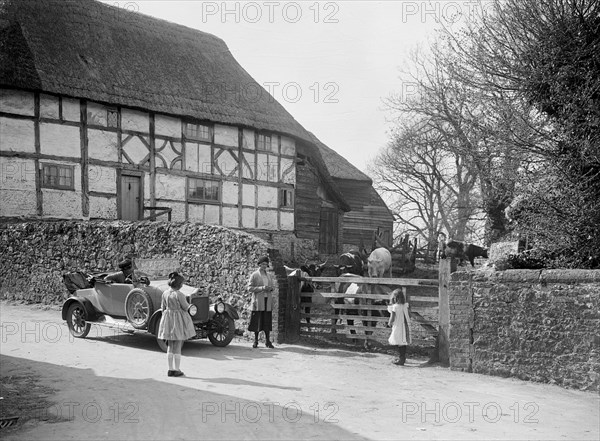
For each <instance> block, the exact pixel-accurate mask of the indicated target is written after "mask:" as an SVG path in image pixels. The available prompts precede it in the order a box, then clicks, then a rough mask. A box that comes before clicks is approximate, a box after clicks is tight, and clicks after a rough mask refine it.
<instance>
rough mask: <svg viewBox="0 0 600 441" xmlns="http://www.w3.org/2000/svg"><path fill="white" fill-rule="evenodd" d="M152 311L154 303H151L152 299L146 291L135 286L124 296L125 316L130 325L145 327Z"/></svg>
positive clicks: (139, 327)
mask: <svg viewBox="0 0 600 441" xmlns="http://www.w3.org/2000/svg"><path fill="white" fill-rule="evenodd" d="M153 312H154V305H152V299H151V298H150V296H149V295H148V293H147V292H146V291H144V290H143V289H140V288H135V289H132V290H131V291H130V292H129V294H127V297H126V298H125V316H126V317H127V320H128V321H129V323H131V326H133V327H134V328H136V329H146V328H147V327H148V322H149V321H150V317H152V313H153Z"/></svg>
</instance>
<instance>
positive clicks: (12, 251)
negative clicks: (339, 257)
mask: <svg viewBox="0 0 600 441" xmlns="http://www.w3.org/2000/svg"><path fill="white" fill-rule="evenodd" d="M265 254H268V255H269V256H270V258H271V271H273V272H274V273H275V275H276V276H277V279H278V282H279V285H280V289H279V293H281V295H279V293H277V292H276V293H274V309H273V330H274V331H275V332H274V334H276V335H273V338H274V339H275V341H278V342H280V341H281V340H282V338H283V334H281V331H283V329H284V328H283V324H282V323H279V322H280V321H281V320H279V318H280V317H281V318H282V319H283V315H280V314H279V311H280V310H281V309H282V308H283V309H284V310H285V304H280V302H279V297H283V298H284V299H285V297H286V291H285V289H282V287H281V284H282V283H284V282H287V279H286V277H285V269H283V262H282V260H281V257H280V255H279V252H278V251H277V250H275V249H272V248H270V246H269V244H268V243H267V242H266V241H264V240H263V239H260V238H258V237H256V236H253V235H251V234H249V233H246V232H241V231H235V230H230V229H227V228H225V227H221V226H213V225H204V224H198V223H189V222H149V221H145V222H127V221H57V222H48V221H45V222H43V221H39V222H23V223H0V298H2V299H10V300H23V301H26V302H30V303H44V304H55V305H60V304H62V302H63V301H64V300H65V299H66V298H67V297H68V296H69V292H68V291H67V289H66V288H65V286H64V284H63V281H62V275H63V274H64V273H67V272H71V271H78V270H80V271H83V272H85V273H101V272H113V271H117V270H118V269H117V263H118V262H119V261H121V260H122V259H123V258H125V257H128V256H131V257H133V258H134V260H135V258H140V259H149V258H175V259H177V260H178V261H179V263H180V264H181V268H180V269H181V271H182V273H183V274H184V275H185V276H186V279H187V280H186V283H187V284H189V285H192V286H197V287H200V288H203V289H205V290H207V291H208V292H209V293H210V295H211V296H222V297H223V300H224V301H226V302H228V303H231V304H232V305H233V306H234V307H236V309H237V310H238V313H239V314H240V320H238V321H237V322H236V327H237V328H238V329H241V330H244V331H245V330H246V329H247V325H248V323H249V320H250V310H249V306H250V295H249V293H248V292H247V291H246V284H247V281H248V278H249V276H250V274H251V273H252V272H253V271H255V270H256V268H257V267H258V265H257V263H256V262H257V260H258V258H259V257H260V256H262V255H265ZM282 274H283V276H282ZM278 330H279V331H280V332H277V331H278Z"/></svg>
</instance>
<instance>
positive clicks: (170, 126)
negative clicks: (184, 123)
mask: <svg viewBox="0 0 600 441" xmlns="http://www.w3.org/2000/svg"><path fill="white" fill-rule="evenodd" d="M154 133H156V134H157V135H161V136H169V137H171V138H178V139H181V120H180V119H179V118H172V117H170V116H165V115H156V116H155V117H154Z"/></svg>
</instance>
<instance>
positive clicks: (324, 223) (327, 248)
mask: <svg viewBox="0 0 600 441" xmlns="http://www.w3.org/2000/svg"><path fill="white" fill-rule="evenodd" d="M319 230H320V231H319V233H320V234H319V253H321V254H336V253H337V252H338V249H337V239H338V212H337V210H336V209H335V208H328V207H322V208H321V222H320V225H319Z"/></svg>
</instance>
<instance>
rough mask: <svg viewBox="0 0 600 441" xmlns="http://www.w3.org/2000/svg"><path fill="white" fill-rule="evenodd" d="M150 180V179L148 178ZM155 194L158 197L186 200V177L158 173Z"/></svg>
mask: <svg viewBox="0 0 600 441" xmlns="http://www.w3.org/2000/svg"><path fill="white" fill-rule="evenodd" d="M147 181H149V179H147ZM154 188H155V192H156V193H155V194H156V198H157V199H175V200H178V201H184V200H185V177H184V176H171V175H165V174H162V173H157V174H156V185H155V187H154ZM147 194H149V193H147Z"/></svg>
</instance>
